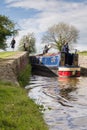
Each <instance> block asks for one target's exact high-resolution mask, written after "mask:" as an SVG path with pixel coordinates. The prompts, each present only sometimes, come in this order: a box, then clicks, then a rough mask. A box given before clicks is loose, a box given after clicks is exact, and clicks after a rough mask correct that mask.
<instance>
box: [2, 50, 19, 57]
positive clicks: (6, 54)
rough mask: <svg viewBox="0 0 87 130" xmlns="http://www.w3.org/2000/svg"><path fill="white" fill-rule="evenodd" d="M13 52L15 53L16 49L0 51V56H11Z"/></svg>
mask: <svg viewBox="0 0 87 130" xmlns="http://www.w3.org/2000/svg"><path fill="white" fill-rule="evenodd" d="M15 54H17V52H16V51H12V52H11V51H9V52H7V51H6V52H0V58H6V57H9V56H12V55H15Z"/></svg>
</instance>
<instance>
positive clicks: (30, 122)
mask: <svg viewBox="0 0 87 130" xmlns="http://www.w3.org/2000/svg"><path fill="white" fill-rule="evenodd" d="M3 54H4V53H3ZM9 55H11V53H10V54H9ZM12 55H13V52H12ZM0 56H1V53H0ZM5 56H6V57H7V56H8V54H5V55H3V56H1V58H2V57H5ZM30 74H31V67H30V66H27V67H26V69H25V70H24V71H23V72H21V73H20V75H19V78H18V81H19V83H20V86H22V87H18V86H14V85H12V84H10V83H3V82H1V81H0V130H48V128H47V125H46V124H45V122H44V120H43V116H42V114H41V113H40V111H39V107H40V106H38V105H36V104H35V103H34V101H33V100H31V99H30V98H29V97H28V96H27V91H26V90H25V89H24V88H23V86H25V85H26V84H28V82H29V75H30Z"/></svg>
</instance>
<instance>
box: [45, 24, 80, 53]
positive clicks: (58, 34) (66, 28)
mask: <svg viewBox="0 0 87 130" xmlns="http://www.w3.org/2000/svg"><path fill="white" fill-rule="evenodd" d="M78 34H79V31H78V30H77V29H76V28H75V27H74V26H72V25H68V24H65V23H62V22H61V23H59V24H57V25H54V26H52V27H50V28H48V30H47V32H46V33H45V35H44V36H43V38H42V43H44V42H45V43H47V44H48V43H49V44H52V45H54V46H55V47H56V48H57V49H58V50H59V51H60V50H61V48H62V45H63V44H64V43H65V42H68V43H69V45H72V44H73V43H76V42H77V39H78Z"/></svg>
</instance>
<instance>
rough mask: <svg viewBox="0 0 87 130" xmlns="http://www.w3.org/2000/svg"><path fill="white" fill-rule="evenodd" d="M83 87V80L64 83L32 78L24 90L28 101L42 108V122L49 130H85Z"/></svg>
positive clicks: (86, 91)
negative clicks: (29, 99) (43, 121)
mask: <svg viewBox="0 0 87 130" xmlns="http://www.w3.org/2000/svg"><path fill="white" fill-rule="evenodd" d="M86 84H87V78H86V77H84V78H83V77H80V78H69V79H66V78H58V77H55V78H54V77H53V78H52V77H51V78H49V77H42V76H35V75H33V76H32V77H31V81H30V84H29V85H28V86H26V89H29V94H28V95H29V97H31V98H32V99H34V100H35V102H36V103H38V104H41V105H44V107H45V109H46V110H45V111H44V112H43V113H44V119H45V121H46V123H47V124H48V126H49V130H87V85H86ZM30 88H31V89H30ZM48 108H50V109H48Z"/></svg>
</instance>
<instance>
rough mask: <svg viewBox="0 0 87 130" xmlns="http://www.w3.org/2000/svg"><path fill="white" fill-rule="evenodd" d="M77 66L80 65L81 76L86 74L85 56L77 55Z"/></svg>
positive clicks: (86, 58)
mask: <svg viewBox="0 0 87 130" xmlns="http://www.w3.org/2000/svg"><path fill="white" fill-rule="evenodd" d="M79 66H80V67H81V76H84V77H86V76H87V56H85V55H79Z"/></svg>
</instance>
